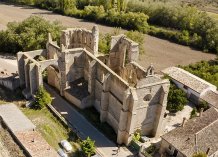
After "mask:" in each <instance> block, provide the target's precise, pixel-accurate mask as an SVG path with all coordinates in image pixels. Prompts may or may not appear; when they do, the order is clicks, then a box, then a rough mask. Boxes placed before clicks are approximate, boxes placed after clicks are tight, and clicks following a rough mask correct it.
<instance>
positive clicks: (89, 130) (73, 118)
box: [46, 86, 133, 157]
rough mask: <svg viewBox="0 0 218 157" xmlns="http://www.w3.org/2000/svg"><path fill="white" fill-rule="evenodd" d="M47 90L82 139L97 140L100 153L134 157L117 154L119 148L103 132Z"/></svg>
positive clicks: (52, 91)
mask: <svg viewBox="0 0 218 157" xmlns="http://www.w3.org/2000/svg"><path fill="white" fill-rule="evenodd" d="M46 88H47V90H48V91H49V92H50V93H51V95H52V96H53V97H54V100H53V101H52V105H53V106H54V108H55V109H56V110H57V111H58V112H67V113H68V114H65V115H63V117H65V118H66V120H67V121H68V122H69V123H70V124H72V125H73V126H74V127H75V128H76V130H77V131H78V132H79V134H80V135H81V138H83V139H85V138H86V137H87V136H89V137H90V138H91V139H93V140H95V144H96V146H97V149H98V151H100V152H101V154H102V155H104V156H105V157H112V156H119V157H128V156H133V155H132V154H131V153H130V152H129V151H128V150H124V149H123V148H121V149H120V152H119V154H118V155H117V154H116V150H117V146H116V145H115V143H113V142H112V141H110V140H109V139H108V138H106V137H105V136H104V135H103V134H102V133H101V132H99V131H98V130H97V129H96V128H95V127H94V126H92V125H91V124H90V123H89V122H88V121H87V120H86V119H85V118H84V117H83V116H82V115H81V114H79V113H78V112H77V111H76V110H75V109H74V108H73V107H72V106H71V104H69V103H68V102H67V101H66V100H64V99H63V98H62V97H61V96H59V94H57V93H56V92H55V91H54V90H53V89H51V88H49V87H48V86H46Z"/></svg>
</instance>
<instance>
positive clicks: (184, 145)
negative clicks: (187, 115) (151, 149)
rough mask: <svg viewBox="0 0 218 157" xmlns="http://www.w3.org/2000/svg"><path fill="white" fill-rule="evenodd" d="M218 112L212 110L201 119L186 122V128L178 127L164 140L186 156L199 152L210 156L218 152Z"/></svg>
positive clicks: (164, 136) (166, 135)
mask: <svg viewBox="0 0 218 157" xmlns="http://www.w3.org/2000/svg"><path fill="white" fill-rule="evenodd" d="M217 130H218V111H217V110H216V109H215V108H210V109H208V110H207V111H205V112H204V113H203V114H202V116H201V117H196V118H193V119H191V120H189V121H188V122H186V124H185V126H184V127H178V128H176V129H174V130H172V131H170V132H168V133H167V134H165V135H163V136H162V138H163V139H164V140H166V141H167V142H168V143H170V144H171V145H172V146H173V147H175V148H176V149H177V150H178V151H180V152H181V153H182V154H184V155H186V156H192V154H193V153H195V152H196V148H198V151H204V152H206V151H207V149H208V148H210V151H209V155H211V154H213V153H215V152H216V151H218V131H217Z"/></svg>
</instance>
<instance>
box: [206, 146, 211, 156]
mask: <svg viewBox="0 0 218 157" xmlns="http://www.w3.org/2000/svg"><path fill="white" fill-rule="evenodd" d="M209 152H210V147H209V148H208V149H207V151H206V154H207V155H208V154H209Z"/></svg>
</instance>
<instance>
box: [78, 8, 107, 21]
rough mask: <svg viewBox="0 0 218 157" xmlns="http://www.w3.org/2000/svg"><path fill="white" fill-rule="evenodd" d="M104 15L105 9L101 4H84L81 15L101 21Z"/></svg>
mask: <svg viewBox="0 0 218 157" xmlns="http://www.w3.org/2000/svg"><path fill="white" fill-rule="evenodd" d="M104 16H105V10H104V7H103V6H86V7H85V9H84V11H83V15H82V17H83V18H85V19H88V20H92V21H101V20H102V18H103V17H104Z"/></svg>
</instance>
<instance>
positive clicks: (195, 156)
mask: <svg viewBox="0 0 218 157" xmlns="http://www.w3.org/2000/svg"><path fill="white" fill-rule="evenodd" d="M192 157H207V154H206V153H204V152H199V153H194V154H193V155H192Z"/></svg>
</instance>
